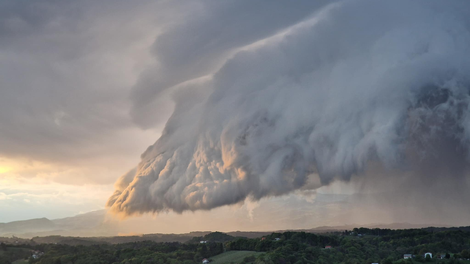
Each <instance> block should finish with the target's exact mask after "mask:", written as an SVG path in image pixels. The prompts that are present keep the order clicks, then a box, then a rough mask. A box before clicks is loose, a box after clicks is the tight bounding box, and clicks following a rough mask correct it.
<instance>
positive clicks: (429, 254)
mask: <svg viewBox="0 0 470 264" xmlns="http://www.w3.org/2000/svg"><path fill="white" fill-rule="evenodd" d="M427 256H429V257H430V258H432V253H430V252H427V253H424V258H426V257H427Z"/></svg>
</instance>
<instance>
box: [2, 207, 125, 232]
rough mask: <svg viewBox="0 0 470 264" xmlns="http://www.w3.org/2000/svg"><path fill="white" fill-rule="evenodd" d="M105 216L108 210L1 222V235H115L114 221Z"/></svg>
mask: <svg viewBox="0 0 470 264" xmlns="http://www.w3.org/2000/svg"><path fill="white" fill-rule="evenodd" d="M105 216H106V211H105V210H99V211H94V212H90V213H86V214H79V215H76V216H72V217H66V218H60V219H53V220H49V219H47V218H38V219H31V220H24V221H14V222H9V223H0V236H13V235H14V236H18V237H34V236H50V235H70V236H72V235H73V236H87V235H89V236H91V235H108V236H109V235H115V234H116V231H115V230H112V229H113V225H112V223H109V222H106V221H105Z"/></svg>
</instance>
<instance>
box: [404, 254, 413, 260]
mask: <svg viewBox="0 0 470 264" xmlns="http://www.w3.org/2000/svg"><path fill="white" fill-rule="evenodd" d="M403 258H404V259H412V258H413V255H411V254H405V255H403Z"/></svg>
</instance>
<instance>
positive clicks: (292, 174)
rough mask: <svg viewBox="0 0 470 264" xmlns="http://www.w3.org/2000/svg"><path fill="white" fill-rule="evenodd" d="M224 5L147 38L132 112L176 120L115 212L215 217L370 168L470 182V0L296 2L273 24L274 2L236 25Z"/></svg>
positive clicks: (120, 191)
mask: <svg viewBox="0 0 470 264" xmlns="http://www.w3.org/2000/svg"><path fill="white" fill-rule="evenodd" d="M229 3H230V4H225V3H220V2H217V3H213V2H207V3H205V4H203V5H200V6H198V9H195V10H196V11H194V12H195V15H194V16H193V17H194V20H191V19H189V20H185V21H183V22H181V23H179V24H177V25H176V26H173V27H168V28H167V29H166V30H167V31H166V32H165V33H163V34H162V35H161V36H160V37H158V38H157V40H156V41H155V43H154V49H155V50H154V53H155V54H156V58H157V62H158V63H159V65H158V66H153V67H150V68H148V69H147V71H146V73H144V74H143V75H141V78H140V79H139V81H138V82H137V85H136V86H135V87H134V90H133V96H132V98H133V108H132V115H133V117H134V120H135V121H136V122H137V123H139V124H141V125H142V126H144V127H146V126H151V125H152V121H151V120H152V116H159V111H160V110H161V108H159V103H158V102H159V99H156V100H153V98H160V100H162V99H161V98H166V97H165V95H166V96H168V95H169V96H172V98H173V100H174V110H173V113H172V114H171V117H170V118H169V120H168V122H167V123H166V126H165V129H164V132H163V134H162V136H161V137H160V139H158V141H157V142H156V143H155V144H154V145H152V146H150V147H149V148H148V149H147V151H146V152H145V153H144V154H143V155H142V161H141V162H140V163H139V165H138V166H137V168H136V170H135V171H131V172H130V173H128V174H126V175H124V176H123V177H122V178H121V179H120V180H119V182H118V183H117V184H116V191H115V193H114V194H113V196H112V197H111V198H110V199H109V201H108V206H109V207H110V208H111V209H112V210H113V211H115V212H118V213H122V214H125V215H131V214H139V213H144V212H161V211H168V210H172V211H175V212H183V211H186V210H192V211H194V210H209V209H212V208H216V207H220V206H224V205H229V204H235V203H239V202H242V201H244V200H245V199H251V200H259V199H261V198H263V197H269V196H279V195H284V194H287V193H290V192H292V191H294V190H303V189H316V188H319V187H320V186H324V185H327V184H329V183H331V182H333V181H335V180H349V179H350V178H351V177H352V176H353V175H362V174H365V173H366V172H367V171H370V170H371V166H370V164H379V166H372V167H373V168H380V170H379V171H378V172H383V171H387V172H390V171H394V173H395V174H396V175H405V174H406V175H411V177H414V179H419V181H418V183H421V182H426V181H435V180H436V179H449V180H450V181H451V182H457V183H467V182H466V179H467V178H468V176H467V172H468V162H467V157H468V150H469V148H468V147H469V139H470V137H469V136H470V120H469V117H468V113H467V112H468V103H469V101H468V100H469V87H470V80H469V79H468V72H469V70H470V57H469V56H468V54H470V53H469V52H470V4H469V3H468V2H467V1H451V2H445V3H443V2H441V1H413V2H410V1H393V2H390V1H388V2H386V1H344V2H337V3H330V4H328V5H325V3H318V4H316V5H315V6H302V5H301V4H299V5H296V7H297V8H299V9H301V10H302V11H300V10H289V14H292V17H283V19H281V20H280V21H279V23H278V24H276V23H274V22H269V21H270V20H269V19H274V20H276V21H277V18H279V16H280V14H281V13H279V12H280V11H279V10H280V9H282V8H283V6H282V4H278V5H272V9H268V10H267V11H266V9H264V8H260V10H263V12H261V11H259V12H261V13H260V14H259V13H256V12H255V13H254V14H251V13H250V12H248V13H246V16H238V13H237V12H234V13H237V18H233V19H234V20H233V22H232V24H230V23H229V22H226V21H232V20H230V19H229V18H231V17H232V15H233V14H232V12H231V11H229V10H237V9H236V8H235V9H232V8H234V7H233V6H231V5H232V4H233V3H231V2H229ZM242 4H243V2H241V3H240V5H242ZM285 5H288V7H289V8H293V7H292V6H291V4H287V3H285ZM286 7H287V6H286ZM305 11H308V12H305ZM191 12H192V11H191ZM191 12H190V13H191ZM242 13H243V12H242ZM191 14H192V13H191ZM264 17H266V19H268V18H269V19H268V22H269V23H268V22H266V23H267V24H268V25H263V26H262V27H261V26H259V23H262V22H263V21H266V20H265V19H263V18H264ZM226 23H228V24H226ZM258 26H259V27H258ZM239 30H242V31H243V32H244V34H241V36H240V33H239ZM175 44H176V45H175ZM159 109H160V110H159ZM155 120H157V119H154V121H155ZM390 177H394V176H390ZM398 178H399V177H398Z"/></svg>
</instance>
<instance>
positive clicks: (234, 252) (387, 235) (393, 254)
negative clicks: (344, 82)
mask: <svg viewBox="0 0 470 264" xmlns="http://www.w3.org/2000/svg"><path fill="white" fill-rule="evenodd" d="M257 235H259V234H256V233H252V234H250V236H257ZM47 239H50V240H49V241H59V242H58V243H57V242H54V243H50V242H49V243H45V241H47ZM127 239H128V240H129V241H132V240H133V239H135V240H134V241H133V242H123V241H122V240H120V239H119V238H112V237H109V238H103V239H100V240H96V239H89V238H79V237H50V238H47V237H46V238H33V239H30V240H28V239H22V240H15V239H14V238H13V239H9V240H6V241H5V240H4V241H5V242H2V243H1V248H0V263H1V264H9V263H14V264H20V263H30V264H33V263H37V264H48V263H51V264H106V263H111V264H118V263H119V264H144V263H148V264H177V263H183V264H193V263H194V264H196V263H213V264H222V263H245V264H249V263H252V264H300V263H310V264H336V263H337V264H360V263H361V264H362V263H382V264H406V263H461V264H464V263H470V250H469V249H470V227H460V228H435V227H429V228H423V229H406V230H391V229H379V228H375V229H369V228H355V229H353V230H344V231H335V232H328V233H320V234H319V233H317V234H315V233H308V232H295V231H288V232H283V233H271V234H269V235H264V236H261V237H253V238H247V237H240V236H238V237H235V236H231V235H228V234H225V233H221V232H212V233H208V234H206V235H204V236H199V237H193V238H191V239H190V240H188V241H185V242H157V241H158V240H159V239H162V237H161V236H160V237H157V236H155V237H152V236H148V237H142V238H136V237H129V238H127ZM146 239H148V240H146ZM12 242H13V243H12Z"/></svg>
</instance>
